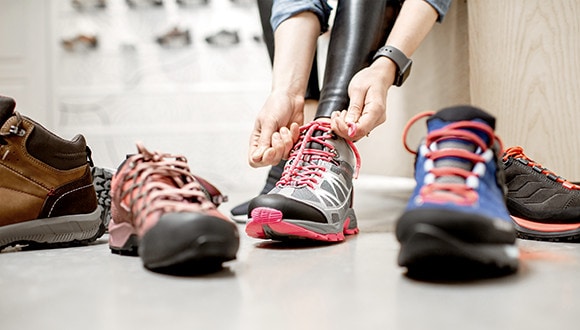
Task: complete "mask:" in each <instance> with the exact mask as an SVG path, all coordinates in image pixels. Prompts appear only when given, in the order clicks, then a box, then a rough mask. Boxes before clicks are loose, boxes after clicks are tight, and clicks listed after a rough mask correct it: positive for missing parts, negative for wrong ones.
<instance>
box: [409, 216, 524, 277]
mask: <svg viewBox="0 0 580 330" xmlns="http://www.w3.org/2000/svg"><path fill="white" fill-rule="evenodd" d="M398 263H399V265H400V266H403V267H406V268H407V275H408V276H410V277H414V278H421V279H435V280H441V279H446V280H456V279H462V280H463V279H472V278H487V277H496V276H503V275H508V274H511V273H514V272H516V271H517V269H518V266H519V250H518V248H517V247H516V246H515V245H512V244H480V243H471V242H465V241H462V240H461V239H460V238H457V237H454V236H453V235H451V234H449V233H447V232H445V231H444V230H442V229H440V228H437V227H435V226H432V225H428V224H417V225H415V226H414V228H412V232H410V233H408V235H407V237H406V238H405V239H404V240H403V241H402V242H401V249H400V252H399V257H398Z"/></svg>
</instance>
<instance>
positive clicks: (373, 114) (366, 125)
mask: <svg viewBox="0 0 580 330" xmlns="http://www.w3.org/2000/svg"><path fill="white" fill-rule="evenodd" d="M385 117H386V115H385V110H384V108H383V107H381V106H380V105H378V104H376V103H369V104H367V105H366V107H365V109H364V111H363V114H362V116H361V117H360V118H359V121H358V123H357V124H356V125H357V131H356V133H355V134H354V135H353V136H352V139H353V141H358V140H360V139H362V138H363V137H365V136H368V135H369V134H370V132H371V131H372V130H373V129H374V128H375V127H377V126H378V125H380V124H381V123H383V122H384V121H385Z"/></svg>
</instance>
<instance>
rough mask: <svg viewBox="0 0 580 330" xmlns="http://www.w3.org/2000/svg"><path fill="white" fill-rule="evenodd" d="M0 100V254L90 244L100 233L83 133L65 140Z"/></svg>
mask: <svg viewBox="0 0 580 330" xmlns="http://www.w3.org/2000/svg"><path fill="white" fill-rule="evenodd" d="M15 106H16V103H15V102H14V100H13V99H11V98H8V97H3V96H0V201H2V207H1V208H0V250H1V249H3V248H5V247H8V246H14V245H17V244H21V245H28V246H29V247H32V248H45V247H62V246H70V245H79V244H86V243H88V242H92V241H94V240H96V239H97V238H99V237H100V236H101V235H103V233H104V231H105V228H104V226H103V225H102V223H101V219H100V215H101V211H100V208H99V207H98V206H97V197H96V194H95V189H94V188H93V184H92V180H91V172H90V169H89V155H88V152H87V150H88V149H87V145H86V142H85V139H84V137H83V136H82V135H77V136H75V137H74V138H73V139H72V140H71V141H67V140H64V139H62V138H60V137H58V136H56V135H54V134H53V133H51V132H50V131H48V130H47V129H46V128H44V127H43V126H41V125H40V124H38V123H36V122H34V121H33V120H31V119H30V118H27V117H25V116H22V115H21V114H20V113H18V112H16V111H14V108H15Z"/></svg>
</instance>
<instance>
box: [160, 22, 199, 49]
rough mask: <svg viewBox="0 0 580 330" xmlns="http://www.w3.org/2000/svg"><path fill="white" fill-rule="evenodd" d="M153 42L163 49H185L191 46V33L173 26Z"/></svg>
mask: <svg viewBox="0 0 580 330" xmlns="http://www.w3.org/2000/svg"><path fill="white" fill-rule="evenodd" d="M155 40H156V41H157V43H158V44H159V45H161V46H163V47H185V46H188V45H191V33H190V32H189V29H186V28H184V29H182V28H180V27H178V26H175V27H173V28H171V29H170V30H169V31H167V32H165V33H163V34H162V35H160V36H158V37H157V38H156V39H155Z"/></svg>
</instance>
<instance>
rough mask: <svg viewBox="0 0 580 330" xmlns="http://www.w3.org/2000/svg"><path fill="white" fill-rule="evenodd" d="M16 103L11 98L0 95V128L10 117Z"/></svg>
mask: <svg viewBox="0 0 580 330" xmlns="http://www.w3.org/2000/svg"><path fill="white" fill-rule="evenodd" d="M15 107H16V102H14V100H13V99H12V98H9V97H6V96H2V95H0V126H2V125H4V123H5V122H6V121H7V120H8V118H10V117H12V114H13V113H14V108H15Z"/></svg>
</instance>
